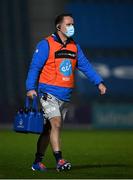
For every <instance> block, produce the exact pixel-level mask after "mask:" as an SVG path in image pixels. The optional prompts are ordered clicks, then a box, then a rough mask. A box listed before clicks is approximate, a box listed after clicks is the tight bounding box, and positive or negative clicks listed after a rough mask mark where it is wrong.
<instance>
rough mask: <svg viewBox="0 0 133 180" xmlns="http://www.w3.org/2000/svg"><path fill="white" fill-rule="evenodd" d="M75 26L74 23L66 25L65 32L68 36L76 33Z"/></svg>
mask: <svg viewBox="0 0 133 180" xmlns="http://www.w3.org/2000/svg"><path fill="white" fill-rule="evenodd" d="M74 32H75V30H74V26H73V25H70V26H67V27H66V32H65V33H64V34H65V35H66V36H67V37H71V36H73V35H74Z"/></svg>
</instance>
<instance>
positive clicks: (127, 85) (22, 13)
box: [0, 0, 133, 127]
mask: <svg viewBox="0 0 133 180" xmlns="http://www.w3.org/2000/svg"><path fill="white" fill-rule="evenodd" d="M64 11H65V12H66V11H67V12H71V13H72V14H73V16H74V19H75V25H76V34H75V40H76V41H77V42H79V43H80V45H81V47H82V48H83V50H84V52H85V54H86V55H87V57H88V58H89V60H90V61H91V63H92V64H93V65H94V67H95V68H96V69H97V70H98V71H99V73H100V74H101V75H102V77H103V78H104V79H105V83H106V84H107V87H108V92H107V95H106V96H104V97H100V96H99V95H98V91H97V89H96V87H94V86H93V85H92V84H90V83H88V80H87V79H86V78H85V77H84V76H83V75H82V74H81V73H77V76H76V77H77V78H76V82H77V86H76V87H77V88H76V90H75V91H74V95H73V99H72V105H71V108H70V113H69V115H68V118H67V123H69V124H78V123H82V124H88V125H90V124H93V123H92V122H93V121H95V120H96V121H97V119H98V118H97V116H100V117H101V122H103V119H102V118H103V116H104V114H105V113H106V114H107V115H108V116H107V119H109V123H111V122H115V123H116V124H120V123H119V122H120V121H119V119H121V118H120V117H123V116H125V117H127V116H128V121H129V123H128V124H129V125H130V126H131V127H132V124H133V122H132V119H133V114H132V107H133V106H132V102H133V93H132V92H133V83H132V81H133V36H132V32H133V21H132V19H133V2H132V1H131V0H121V1H120V0H108V1H107V0H106V1H105V0H78V1H72V0H71V1H70V0H64V1H63V2H62V1H61V0H56V1H55V0H49V1H47V0H1V1H0V20H1V23H0V58H1V61H0V62H1V65H0V87H1V88H0V123H1V124H2V123H9V122H10V123H11V122H12V121H13V116H14V113H15V110H16V109H17V108H18V107H19V106H22V105H23V104H24V99H25V93H26V90H25V80H26V76H27V71H28V67H29V64H30V61H31V59H32V54H33V52H34V49H35V46H36V44H37V43H38V42H39V41H40V40H41V39H42V38H44V37H46V36H47V35H49V34H51V33H52V32H53V31H54V22H53V21H54V18H55V16H56V15H57V14H59V13H62V12H64ZM111 103H113V104H112V105H110V104H111ZM108 104H109V105H108ZM120 104H121V106H120ZM118 106H119V107H120V108H119V109H117V107H118ZM100 107H102V108H101V109H100ZM105 107H108V108H107V109H105ZM99 109H100V111H98V110H99ZM110 109H112V110H111V111H110ZM115 109H116V111H115ZM123 110H124V112H125V113H124V115H123V114H122V113H121V112H122V111H123ZM99 113H101V114H99ZM102 113H103V114H102ZM110 113H111V115H110ZM94 115H96V116H94ZM125 121H126V118H125V120H123V124H124V123H125ZM115 123H114V126H113V127H116V124H115ZM94 124H95V123H94ZM96 124H97V122H96ZM110 127H111V125H110ZM123 127H127V124H124V125H123Z"/></svg>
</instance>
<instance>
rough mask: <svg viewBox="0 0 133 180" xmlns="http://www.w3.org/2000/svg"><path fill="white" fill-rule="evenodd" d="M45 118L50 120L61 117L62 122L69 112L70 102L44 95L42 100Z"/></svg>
mask: <svg viewBox="0 0 133 180" xmlns="http://www.w3.org/2000/svg"><path fill="white" fill-rule="evenodd" d="M40 102H41V105H42V109H43V112H44V116H45V118H46V119H48V120H50V119H51V118H53V117H57V116H61V118H62V120H64V119H65V116H66V113H67V111H68V106H69V102H65V101H62V100H59V99H57V98H56V97H55V96H53V95H51V94H48V93H44V95H43V96H42V97H41V99H40Z"/></svg>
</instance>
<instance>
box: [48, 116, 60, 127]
mask: <svg viewBox="0 0 133 180" xmlns="http://www.w3.org/2000/svg"><path fill="white" fill-rule="evenodd" d="M50 124H51V128H56V129H61V117H54V118H51V119H50Z"/></svg>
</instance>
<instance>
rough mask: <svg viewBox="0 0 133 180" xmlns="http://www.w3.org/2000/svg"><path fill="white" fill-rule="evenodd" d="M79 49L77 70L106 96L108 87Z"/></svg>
mask: <svg viewBox="0 0 133 180" xmlns="http://www.w3.org/2000/svg"><path fill="white" fill-rule="evenodd" d="M77 48H78V57H77V68H78V69H79V70H80V71H82V72H83V73H84V74H85V75H86V76H87V78H88V79H89V80H90V81H91V82H92V83H94V84H95V85H97V86H98V89H99V90H100V94H101V95H102V94H105V92H106V87H105V85H104V83H103V79H102V77H101V76H100V75H99V74H98V73H97V72H96V71H95V70H94V68H93V66H92V65H91V63H90V62H89V60H88V59H87V58H86V56H85V55H84V53H83V51H82V49H81V48H80V46H79V45H77Z"/></svg>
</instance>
